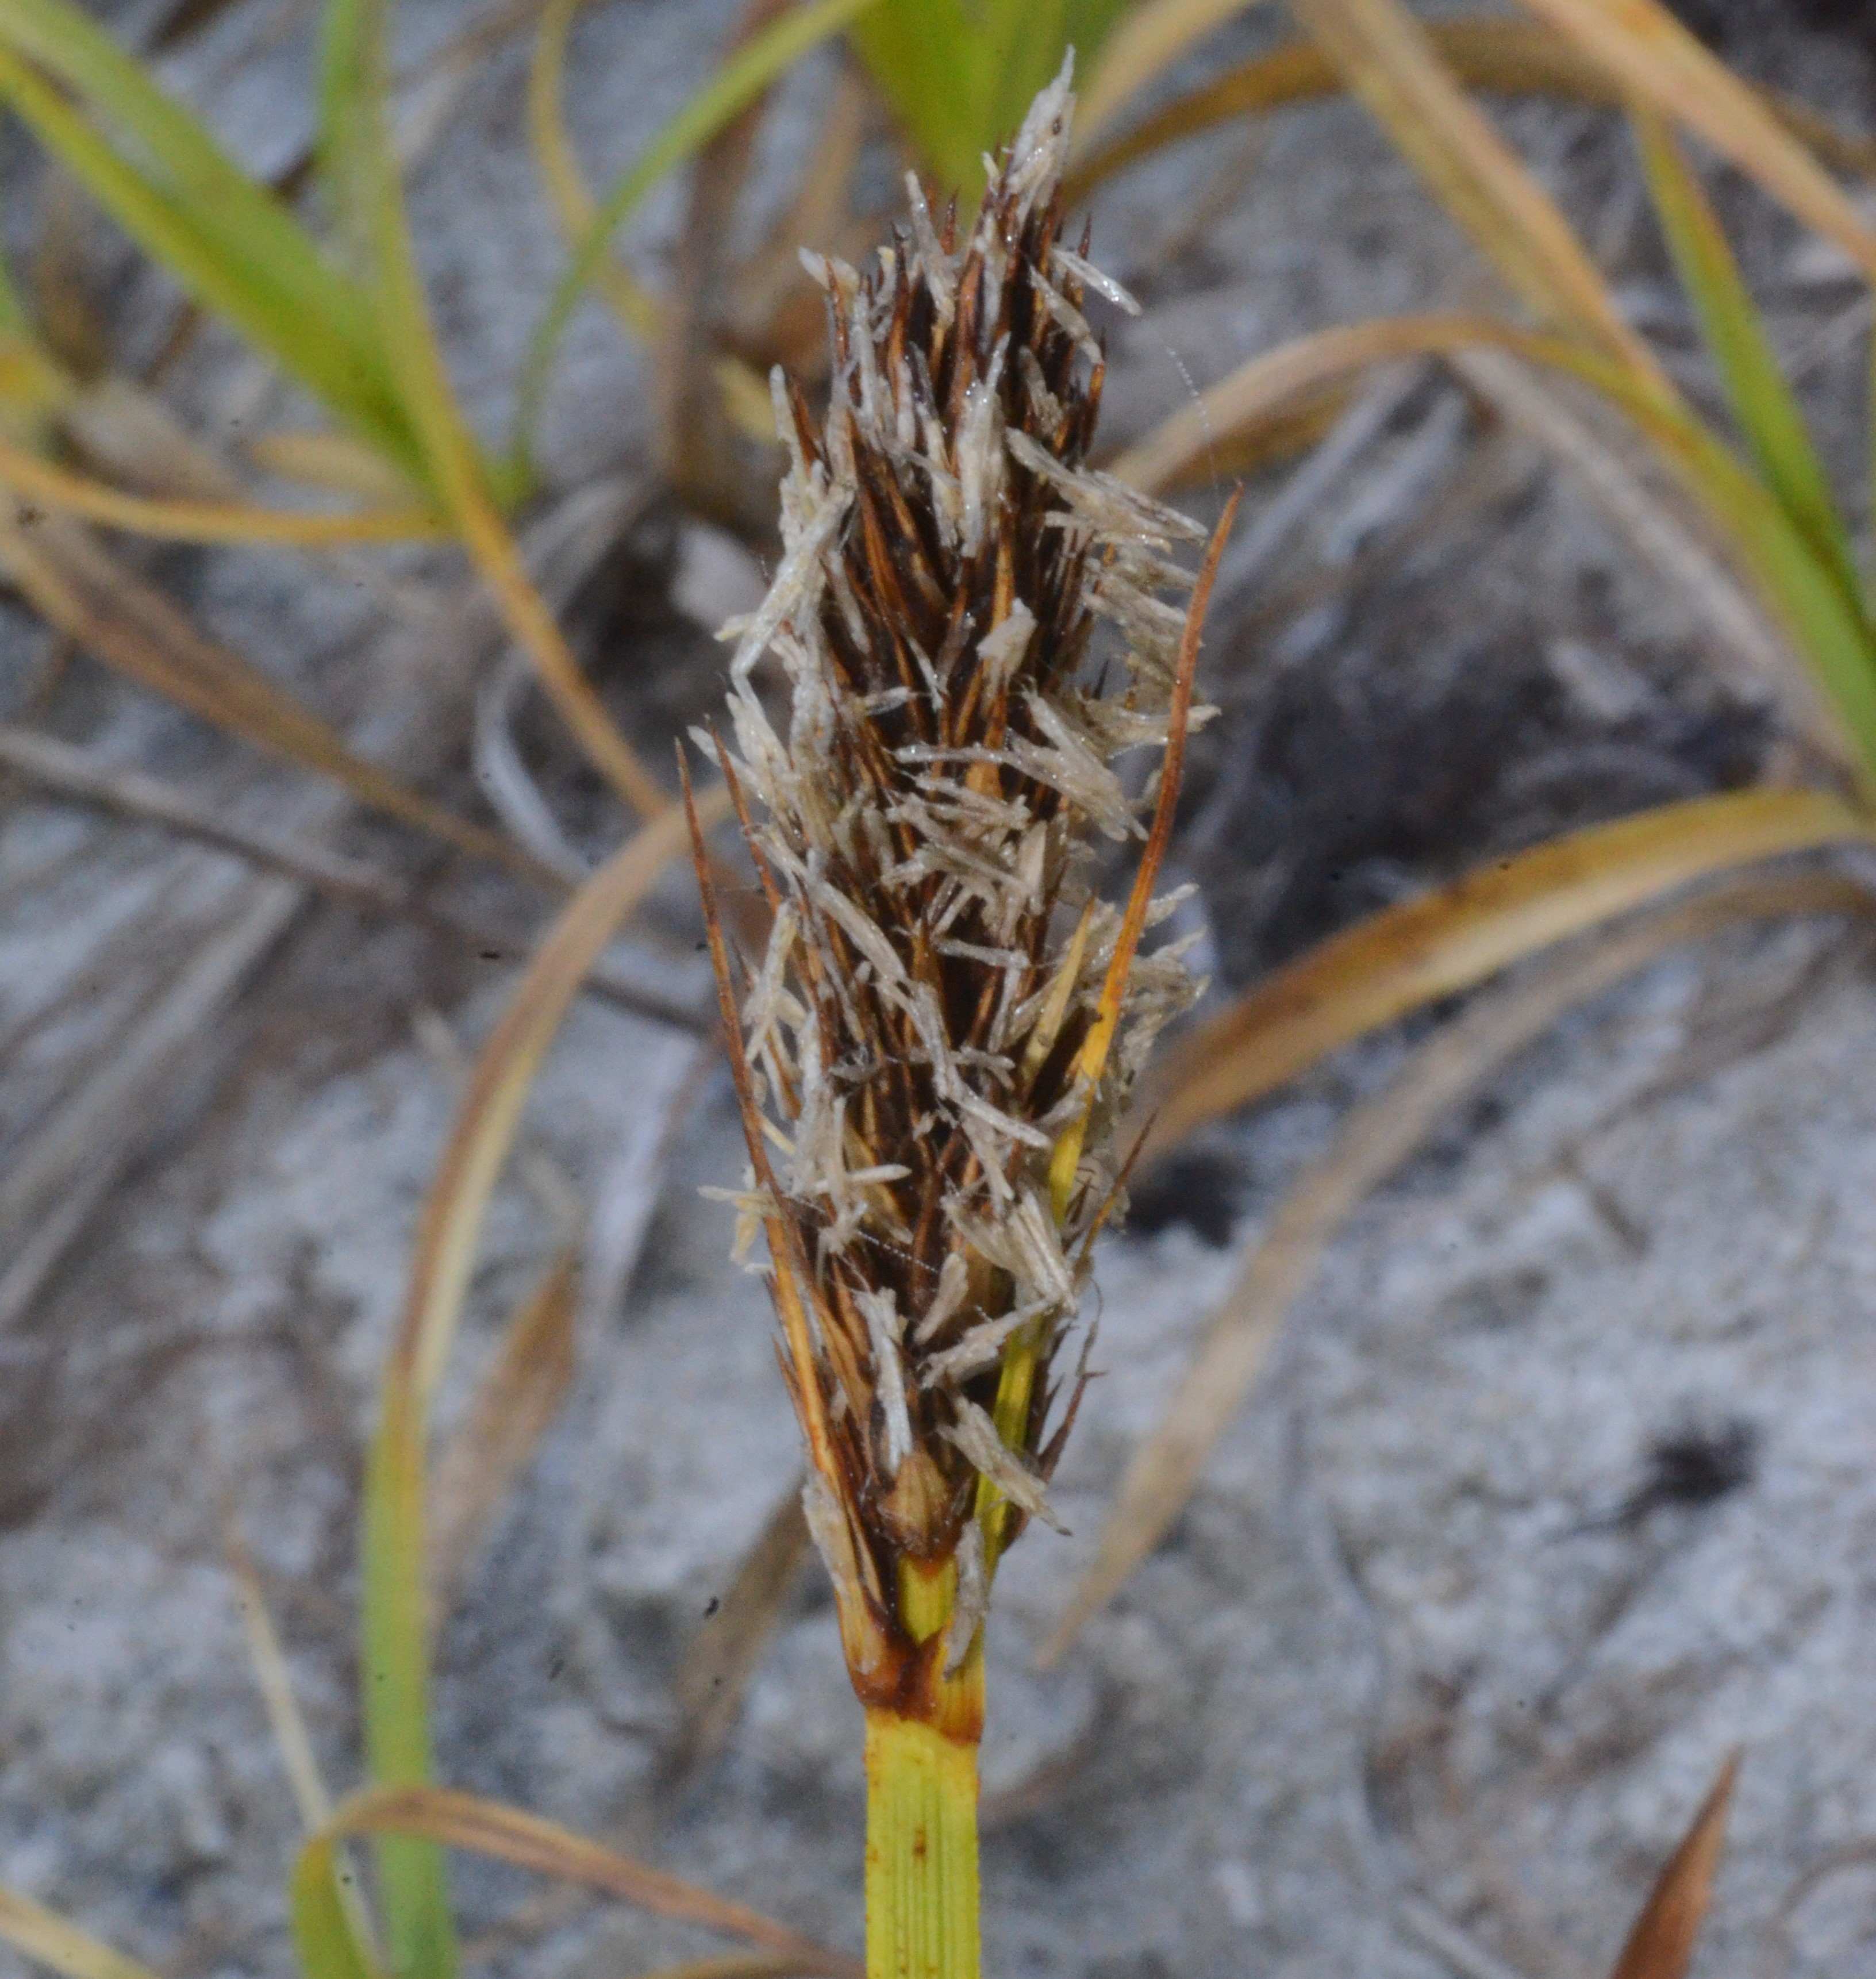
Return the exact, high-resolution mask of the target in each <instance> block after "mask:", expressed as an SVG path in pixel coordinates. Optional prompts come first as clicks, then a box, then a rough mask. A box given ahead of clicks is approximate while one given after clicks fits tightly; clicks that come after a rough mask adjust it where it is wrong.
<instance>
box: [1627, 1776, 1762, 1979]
mask: <svg viewBox="0 0 1876 1979" xmlns="http://www.w3.org/2000/svg"><path fill="white" fill-rule="evenodd" d="M1739 1756H1740V1755H1739V1754H1738V1752H1736V1751H1735V1752H1734V1753H1733V1754H1732V1756H1731V1757H1730V1758H1729V1759H1728V1760H1727V1761H1726V1762H1725V1765H1722V1767H1721V1768H1720V1770H1719V1778H1717V1779H1715V1781H1714V1782H1713V1784H1712V1786H1711V1787H1710V1788H1709V1789H1708V1792H1707V1797H1706V1798H1705V1800H1704V1801H1702V1802H1701V1804H1700V1811H1699V1813H1697V1814H1696V1815H1695V1816H1694V1818H1693V1825H1692V1827H1690V1828H1689V1829H1688V1831H1687V1832H1686V1834H1685V1836H1683V1837H1682V1841H1681V1845H1680V1846H1679V1848H1676V1849H1675V1851H1674V1853H1673V1854H1672V1855H1671V1856H1670V1857H1669V1858H1668V1864H1667V1867H1666V1868H1664V1869H1663V1870H1662V1872H1661V1875H1660V1877H1659V1879H1658V1880H1657V1881H1656V1885H1655V1887H1654V1888H1653V1889H1652V1891H1650V1892H1649V1898H1648V1901H1647V1902H1646V1904H1644V1905H1643V1906H1642V1914H1641V1915H1640V1916H1639V1917H1638V1918H1636V1921H1635V1928H1634V1929H1633V1930H1632V1931H1630V1933H1629V1940H1628V1942H1627V1943H1626V1944H1625V1945H1624V1946H1623V1947H1622V1955H1621V1957H1619V1958H1618V1959H1617V1960H1616V1964H1615V1969H1614V1971H1612V1972H1611V1973H1610V1974H1609V1979H1686V1975H1687V1968H1688V1967H1689V1965H1691V1964H1692V1963H1693V1956H1694V1941H1695V1938H1698V1937H1699V1934H1700V1926H1701V1923H1702V1920H1703V1919H1704V1918H1705V1916H1706V1914H1707V1906H1708V1904H1709V1902H1711V1901H1712V1895H1713V1877H1714V1873H1715V1871H1716V1870H1717V1869H1718V1868H1719V1858H1720V1850H1721V1848H1722V1847H1723V1846H1724V1845H1725V1839H1726V1816H1727V1814H1728V1812H1729V1810H1730V1809H1731V1808H1732V1792H1733V1788H1734V1785H1735V1783H1736V1782H1738V1777H1739Z"/></svg>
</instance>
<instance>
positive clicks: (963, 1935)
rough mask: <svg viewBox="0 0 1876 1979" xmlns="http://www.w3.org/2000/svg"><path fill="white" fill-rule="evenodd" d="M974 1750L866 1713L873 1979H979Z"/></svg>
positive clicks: (905, 1722) (876, 1712) (896, 1718)
mask: <svg viewBox="0 0 1876 1979" xmlns="http://www.w3.org/2000/svg"><path fill="white" fill-rule="evenodd" d="M867 1979H979V1955H978V1944H977V1748H976V1744H975V1743H974V1742H966V1741H962V1740H960V1739H953V1738H952V1737H950V1735H948V1734H946V1733H945V1732H940V1730H938V1729H937V1728H936V1726H934V1725H927V1724H926V1723H924V1722H923V1721H922V1720H920V1719H915V1718H902V1717H900V1715H898V1714H897V1712H892V1711H887V1710H881V1709H869V1710H868V1712H867Z"/></svg>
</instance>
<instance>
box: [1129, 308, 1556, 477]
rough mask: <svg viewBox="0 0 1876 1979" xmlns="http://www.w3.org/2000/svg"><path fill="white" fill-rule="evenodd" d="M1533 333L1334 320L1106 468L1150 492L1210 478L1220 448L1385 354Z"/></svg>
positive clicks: (1286, 416) (1480, 322) (1257, 364)
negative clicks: (1334, 322) (1337, 321)
mask: <svg viewBox="0 0 1876 1979" xmlns="http://www.w3.org/2000/svg"><path fill="white" fill-rule="evenodd" d="M1531 342H1533V339H1531V338H1530V336H1528V334H1527V333H1524V332H1522V331H1520V330H1516V329H1515V328H1513V327H1512V326H1510V324H1507V323H1503V322H1500V321H1498V320H1496V319H1495V318H1493V317H1487V316H1470V315H1464V314H1460V313H1452V312H1448V313H1434V314H1427V315H1423V316H1397V317H1375V318H1374V319H1373V320H1371V321H1369V322H1367V323H1337V324H1334V325H1332V326H1331V327H1330V328H1328V329H1327V330H1311V331H1310V332H1308V333H1306V334H1305V335H1304V336H1298V337H1294V338H1292V339H1291V341H1290V342H1289V343H1284V344H1279V345H1278V347H1277V348H1276V349H1275V350H1267V351H1265V352H1264V353H1262V354H1261V356H1257V357H1253V358H1251V359H1249V360H1247V361H1246V362H1245V363H1242V364H1241V365H1239V366H1238V368H1237V370H1235V371H1232V372H1230V373H1227V375H1226V376H1224V377H1223V378H1221V379H1220V380H1218V383H1216V384H1215V385H1208V386H1206V388H1205V390H1204V391H1202V393H1199V395H1198V397H1197V398H1196V399H1190V400H1188V402H1187V403H1185V405H1183V406H1181V407H1180V408H1179V409H1178V411H1177V412H1175V413H1172V415H1171V416H1169V417H1168V418H1166V419H1162V421H1161V422H1160V423H1159V424H1158V426H1155V427H1154V428H1153V429H1152V430H1151V431H1150V432H1149V433H1147V434H1146V435H1145V437H1144V438H1142V439H1139V440H1136V441H1135V443H1134V444H1133V445H1132V446H1130V447H1129V448H1128V449H1126V451H1125V452H1123V453H1122V454H1119V455H1118V456H1116V457H1115V459H1113V460H1112V461H1110V462H1109V463H1108V465H1109V470H1110V472H1112V473H1114V474H1116V475H1118V476H1119V477H1120V479H1122V480H1123V481H1126V482H1132V485H1133V486H1135V487H1136V488H1139V489H1145V491H1146V492H1147V493H1148V494H1152V495H1163V494H1165V493H1166V492H1168V490H1169V489H1174V488H1176V487H1178V486H1181V485H1182V483H1184V482H1188V481H1192V480H1195V479H1198V478H1200V477H1202V476H1209V475H1210V474H1211V472H1213V465H1212V463H1213V462H1214V460H1215V459H1217V458H1218V457H1219V456H1220V455H1221V452H1223V450H1224V449H1227V448H1229V447H1231V446H1243V445H1246V444H1249V443H1253V442H1255V440H1257V439H1258V438H1259V437H1260V436H1268V433H1270V432H1271V430H1272V429H1274V428H1275V427H1277V426H1278V424H1279V423H1281V422H1284V421H1288V420H1290V419H1294V417H1295V415H1296V409H1297V406H1298V403H1299V402H1302V403H1307V402H1308V401H1309V400H1310V399H1311V397H1312V396H1313V395H1318V394H1320V393H1321V392H1323V391H1324V389H1325V388H1327V387H1328V386H1334V385H1336V384H1338V383H1340V382H1341V380H1344V379H1345V378H1347V377H1349V376H1351V375H1352V374H1354V373H1357V372H1360V371H1364V370H1367V369H1368V367H1369V366H1371V365H1375V364H1382V363H1387V362H1388V361H1389V360H1390V359H1394V358H1401V357H1426V356H1438V355H1440V354H1441V353H1444V352H1447V351H1451V350H1472V349H1475V348H1477V346H1480V345H1489V344H1499V345H1504V344H1510V345H1512V346H1513V347H1520V346H1525V345H1527V344H1529V343H1531Z"/></svg>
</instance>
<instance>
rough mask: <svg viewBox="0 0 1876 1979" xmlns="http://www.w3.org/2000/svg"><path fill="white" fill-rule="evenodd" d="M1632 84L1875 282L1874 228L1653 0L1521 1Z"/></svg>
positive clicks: (1755, 99) (1735, 78)
mask: <svg viewBox="0 0 1876 1979" xmlns="http://www.w3.org/2000/svg"><path fill="white" fill-rule="evenodd" d="M1522 4H1523V6H1524V7H1525V8H1526V11H1527V12H1530V13H1533V14H1535V15H1538V16H1540V18H1543V19H1544V20H1546V21H1548V22H1550V25H1552V26H1553V27H1554V28H1556V29H1557V31H1559V33H1560V34H1563V35H1568V36H1569V38H1570V39H1571V40H1572V41H1574V42H1576V45H1578V46H1579V48H1583V50H1584V51H1586V53H1588V54H1589V55H1591V56H1593V58H1595V59H1596V61H1599V62H1601V63H1603V65H1605V66H1606V68H1608V70H1609V72H1610V74H1611V75H1613V76H1615V77H1616V78H1617V80H1618V81H1620V82H1621V84H1622V86H1623V87H1624V88H1626V90H1628V91H1629V93H1630V94H1632V95H1634V96H1637V97H1639V98H1641V99H1642V101H1644V102H1646V103H1649V104H1652V105H1653V106H1654V108H1656V110H1657V111H1659V112H1660V113H1661V114H1662V115H1663V116H1665V117H1667V118H1671V119H1672V121H1674V122H1675V123H1677V124H1682V125H1685V127H1686V128H1688V129H1689V130H1690V131H1697V132H1699V134H1700V135H1701V136H1702V138H1705V140H1706V141H1707V142H1708V143H1709V144H1711V145H1712V147H1713V148H1714V149H1715V151H1718V152H1719V153H1720V154H1721V155H1722V157H1727V158H1730V159H1731V160H1732V162H1733V163H1734V164H1736V165H1737V166H1738V167H1739V168H1740V170H1741V171H1744V172H1745V173H1747V174H1749V175H1750V176H1751V177H1753V178H1755V179H1756V180H1758V182H1759V184H1761V185H1762V186H1763V187H1765V190H1766V191H1768V192H1769V193H1771V194H1772V195H1773V197H1775V198H1776V199H1778V200H1780V201H1782V202H1783V203H1784V204H1785V206H1786V207H1788V208H1789V209H1790V210H1791V212H1792V213H1793V214H1795V215H1796V216H1797V217H1798V218H1799V219H1800V220H1803V221H1805V224H1807V225H1808V226H1811V227H1815V228H1816V229H1817V230H1818V232H1819V233H1820V234H1824V235H1825V236H1826V237H1828V239H1830V240H1835V242H1836V243H1837V244H1838V247H1841V248H1842V249H1843V250H1844V251H1845V253H1846V254H1848V255H1849V257H1851V260H1854V262H1856V264H1858V267H1861V269H1862V270H1864V273H1865V274H1867V275H1868V277H1870V278H1871V280H1876V232H1872V231H1871V229H1870V227H1868V224H1866V223H1865V222H1864V219H1863V217H1862V216H1861V214H1859V213H1858V211H1857V209H1856V207H1855V206H1854V204H1852V203H1851V201H1850V200H1849V198H1848V197H1847V196H1846V195H1845V194H1844V193H1843V192H1842V191H1841V190H1840V189H1839V188H1838V186H1837V185H1836V184H1835V183H1834V182H1833V181H1831V177H1830V176H1829V174H1828V173H1827V172H1825V171H1824V169H1823V167H1821V165H1819V164H1818V161H1817V160H1816V159H1815V158H1814V157H1811V154H1810V153H1809V152H1808V151H1806V150H1805V147H1804V146H1803V145H1802V144H1801V143H1799V142H1798V140H1797V139H1796V138H1794V137H1793V136H1792V135H1791V134H1790V133H1789V132H1788V131H1785V130H1784V129H1782V128H1781V127H1780V125H1779V123H1778V118H1776V117H1775V115H1774V114H1773V113H1772V111H1770V110H1769V109H1768V108H1766V106H1765V104H1764V103H1763V102H1762V101H1760V99H1759V98H1758V96H1757V95H1755V94H1754V92H1753V91H1752V88H1751V87H1750V86H1749V85H1748V84H1746V83H1745V82H1744V81H1742V80H1741V79H1740V78H1738V76H1736V75H1734V74H1733V72H1732V70H1730V69H1729V68H1727V66H1726V65H1725V63H1724V62H1722V61H1720V60H1719V58H1718V57H1717V56H1716V55H1713V54H1712V52H1711V51H1709V50H1708V49H1706V48H1703V47H1702V45H1701V44H1700V43H1699V41H1697V40H1696V39H1695V37H1694V36H1693V35H1692V34H1691V33H1690V32H1689V31H1688V30H1687V29H1686V28H1684V27H1683V26H1682V25H1681V23H1680V22H1679V21H1677V20H1676V19H1675V18H1674V16H1673V15H1672V14H1670V13H1669V12H1668V11H1667V9H1666V8H1665V7H1662V6H1661V5H1659V4H1658V0H1522Z"/></svg>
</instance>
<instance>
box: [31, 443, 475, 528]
mask: <svg viewBox="0 0 1876 1979" xmlns="http://www.w3.org/2000/svg"><path fill="white" fill-rule="evenodd" d="M0 488H5V489H10V490H11V491H12V492H13V493H14V494H15V495H17V496H25V497H26V498H27V499H28V500H30V501H32V502H44V503H45V506H47V507H48V508H50V509H63V510H64V511H65V512H67V513H68V514H70V515H76V516H78V517H79V518H81V519H82V520H84V521H85V522H97V523H101V524H102V525H104V527H105V528H107V529H124V530H128V531H131V532H134V533H135V534H136V535H144V536H155V537H157V538H160V539H164V540H165V541H167V542H185V543H287V544H291V545H293V547H295V548H296V549H323V548H330V546H331V545H333V544H336V543H396V542H438V541H441V540H442V539H445V538H446V537H447V536H448V535H449V534H450V531H449V529H448V528H447V527H446V525H444V524H443V523H442V522H440V521H439V520H438V519H437V518H436V516H435V515H432V514H431V513H430V512H429V511H428V510H427V509H409V508H405V509H372V510H366V511H365V512H362V513H353V514H352V515H296V514H294V513H293V512H292V511H291V510H290V509H270V508H266V507H263V506H260V504H258V503H255V502H197V501H185V500H181V499H169V498H153V497H151V496H145V495H131V494H126V493H125V492H124V491H123V490H122V489H118V488H112V487H111V486H108V485H107V484H106V483H105V482H101V481H94V480H93V479H91V476H89V475H85V474H75V473H74V472H72V471H71V469H69V468H65V467H61V466H57V465H56V464H55V462H51V461H49V460H43V459H41V458H40V457H39V456H38V455H37V454H35V453H31V452H28V451H27V450H26V449H25V448H24V447H18V446H13V445H12V443H10V442H9V441H8V440H6V439H4V438H0Z"/></svg>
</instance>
